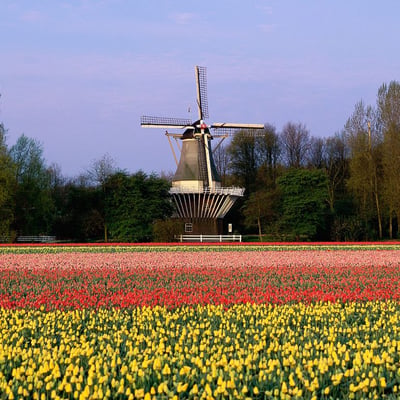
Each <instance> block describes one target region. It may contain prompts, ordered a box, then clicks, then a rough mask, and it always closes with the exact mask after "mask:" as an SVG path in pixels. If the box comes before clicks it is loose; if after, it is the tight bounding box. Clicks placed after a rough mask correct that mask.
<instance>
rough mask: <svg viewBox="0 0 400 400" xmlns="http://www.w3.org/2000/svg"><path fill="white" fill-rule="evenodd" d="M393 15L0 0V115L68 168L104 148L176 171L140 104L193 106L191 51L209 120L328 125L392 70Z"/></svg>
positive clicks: (254, 5)
mask: <svg viewBox="0 0 400 400" xmlns="http://www.w3.org/2000/svg"><path fill="white" fill-rule="evenodd" d="M399 15H400V2H399V1H398V0H386V1H384V2H378V1H365V0H352V1H348V0H336V1H327V0H302V1H301V0H247V1H243V0H240V1H239V0H203V1H198V0H197V1H192V0H170V1H168V0H135V1H132V0H69V1H67V0H40V1H33V0H1V1H0V54H1V61H0V94H1V97H0V122H2V123H3V124H4V126H5V128H6V129H7V143H8V145H9V146H12V145H13V144H14V143H15V142H16V140H17V139H18V137H19V136H20V135H22V134H25V135H26V136H28V137H31V138H34V139H36V140H37V141H39V142H40V143H41V145H42V146H43V150H44V157H45V159H46V162H47V164H48V165H50V164H52V163H56V164H58V165H59V166H60V168H61V171H62V173H63V174H64V175H66V176H69V177H73V176H76V175H78V174H81V173H84V172H85V171H86V170H87V169H88V168H90V166H91V165H93V162H94V161H96V160H99V159H101V158H103V157H104V156H105V155H107V156H109V157H111V158H112V159H113V160H114V161H115V164H116V166H117V167H118V168H121V169H125V170H126V171H127V172H130V173H134V172H136V171H138V170H143V171H144V172H146V173H152V172H155V173H171V172H174V170H175V168H176V166H175V162H174V158H173V155H172V152H171V150H170V147H169V144H168V141H167V138H166V137H165V136H164V131H163V130H162V129H144V128H141V127H140V116H141V115H155V116H163V117H177V118H191V119H193V120H195V119H197V114H196V113H195V111H196V84H195V74H194V66H195V65H200V66H205V67H206V68H207V81H208V106H209V114H210V118H209V119H208V120H207V121H206V122H208V123H212V122H238V123H268V124H272V125H274V126H275V127H276V130H277V132H278V133H279V132H280V131H281V130H282V128H283V126H284V125H285V124H286V123H287V122H294V123H302V124H304V125H305V126H306V127H307V129H308V130H309V132H310V135H311V136H315V137H327V136H332V135H334V134H335V133H336V132H339V131H341V130H342V129H343V126H344V124H345V123H346V120H347V119H348V118H349V117H350V116H351V114H352V112H353V111H354V107H355V105H356V103H357V102H359V101H360V100H362V101H364V103H365V104H368V105H375V104H376V95H377V92H378V89H379V87H380V86H381V85H382V84H383V83H389V82H390V81H393V80H400V51H399V44H398V41H399V37H400V24H399V21H398V16H399ZM189 110H190V111H189Z"/></svg>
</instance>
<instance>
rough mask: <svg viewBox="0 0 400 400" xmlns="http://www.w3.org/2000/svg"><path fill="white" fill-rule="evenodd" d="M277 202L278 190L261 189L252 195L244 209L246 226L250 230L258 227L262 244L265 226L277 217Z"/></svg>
mask: <svg viewBox="0 0 400 400" xmlns="http://www.w3.org/2000/svg"><path fill="white" fill-rule="evenodd" d="M276 201H277V192H276V190H265V189H264V190H263V189H260V190H257V191H255V192H253V193H251V194H250V196H249V198H248V199H247V200H246V202H245V204H244V206H243V208H242V211H243V215H244V217H245V221H244V223H245V225H246V226H247V227H249V228H252V227H255V226H256V227H257V230H258V236H259V239H260V242H261V241H262V235H263V228H264V226H265V225H266V224H267V223H268V222H271V221H273V220H274V219H275V217H276V210H275V207H276Z"/></svg>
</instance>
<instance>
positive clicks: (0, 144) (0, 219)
mask: <svg viewBox="0 0 400 400" xmlns="http://www.w3.org/2000/svg"><path fill="white" fill-rule="evenodd" d="M5 135H6V132H5V129H4V126H3V125H2V124H0V242H2V241H10V240H11V239H12V233H11V229H10V228H11V223H12V221H13V216H14V210H13V198H12V194H13V190H14V188H15V178H14V176H15V174H14V165H13V163H12V160H11V157H10V156H9V154H8V149H7V145H6V137H5Z"/></svg>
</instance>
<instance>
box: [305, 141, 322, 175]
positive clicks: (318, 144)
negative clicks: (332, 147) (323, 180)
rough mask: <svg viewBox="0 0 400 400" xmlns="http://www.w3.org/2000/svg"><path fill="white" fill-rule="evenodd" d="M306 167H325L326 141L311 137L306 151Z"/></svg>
mask: <svg viewBox="0 0 400 400" xmlns="http://www.w3.org/2000/svg"><path fill="white" fill-rule="evenodd" d="M307 160H308V166H309V167H311V168H317V169H322V168H325V167H326V163H325V162H326V141H325V140H324V139H322V138H316V137H312V138H311V139H310V147H309V151H308V156H307Z"/></svg>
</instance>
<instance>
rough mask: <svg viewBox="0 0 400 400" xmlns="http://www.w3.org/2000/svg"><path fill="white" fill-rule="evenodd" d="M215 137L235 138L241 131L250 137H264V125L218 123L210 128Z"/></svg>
mask: <svg viewBox="0 0 400 400" xmlns="http://www.w3.org/2000/svg"><path fill="white" fill-rule="evenodd" d="M210 128H211V129H212V130H213V137H222V136H224V137H227V136H234V135H236V134H237V133H238V132H240V131H245V133H246V135H248V136H262V135H263V134H264V133H263V132H262V130H263V129H264V125H262V124H236V123H229V122H216V123H214V124H212V125H211V126H210Z"/></svg>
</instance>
